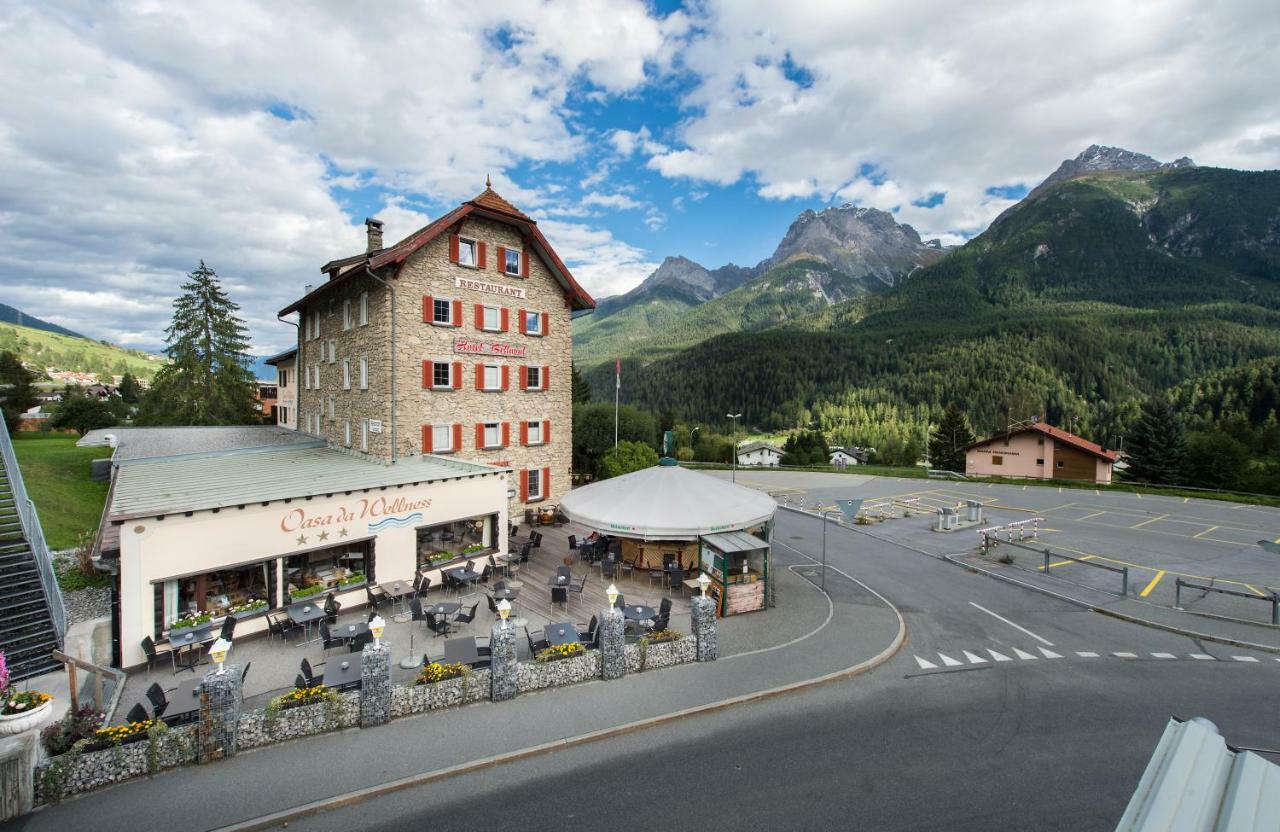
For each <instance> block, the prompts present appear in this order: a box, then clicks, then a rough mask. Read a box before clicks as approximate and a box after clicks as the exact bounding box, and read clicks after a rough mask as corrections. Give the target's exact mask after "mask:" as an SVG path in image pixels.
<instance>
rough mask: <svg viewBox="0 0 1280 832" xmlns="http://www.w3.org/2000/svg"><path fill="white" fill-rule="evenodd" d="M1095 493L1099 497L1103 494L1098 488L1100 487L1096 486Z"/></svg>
mask: <svg viewBox="0 0 1280 832" xmlns="http://www.w3.org/2000/svg"><path fill="white" fill-rule="evenodd" d="M1093 493H1094V494H1095V495H1096V496H1098V497H1101V496H1102V492H1101V491H1099V490H1098V489H1096V488H1095V489H1093Z"/></svg>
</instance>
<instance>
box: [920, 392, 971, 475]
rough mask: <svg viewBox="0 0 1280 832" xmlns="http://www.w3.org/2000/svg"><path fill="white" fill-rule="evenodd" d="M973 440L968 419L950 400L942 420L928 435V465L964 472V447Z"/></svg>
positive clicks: (943, 469) (942, 469)
mask: <svg viewBox="0 0 1280 832" xmlns="http://www.w3.org/2000/svg"><path fill="white" fill-rule="evenodd" d="M973 442H974V436H973V430H972V429H971V428H970V427H969V419H968V418H967V417H966V416H965V415H964V413H962V412H961V411H960V408H959V406H958V405H957V404H956V403H955V402H952V403H951V404H949V405H947V409H946V410H945V411H944V412H943V414H942V421H941V422H939V423H938V426H937V427H935V428H934V429H933V433H932V435H931V436H930V437H929V466H930V467H932V468H936V469H938V470H941V471H957V472H959V473H964V449H965V448H967V447H968V446H970V445H972V444H973Z"/></svg>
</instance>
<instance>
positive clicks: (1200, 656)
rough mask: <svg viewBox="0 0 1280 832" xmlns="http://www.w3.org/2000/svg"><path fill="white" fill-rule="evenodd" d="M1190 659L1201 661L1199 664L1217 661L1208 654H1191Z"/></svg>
mask: <svg viewBox="0 0 1280 832" xmlns="http://www.w3.org/2000/svg"><path fill="white" fill-rule="evenodd" d="M1191 658H1193V659H1195V660H1197V661H1201V662H1216V661H1217V659H1215V658H1214V657H1213V656H1210V655H1209V654H1208V653H1192V654H1191ZM1277 661H1280V659H1278V660H1277Z"/></svg>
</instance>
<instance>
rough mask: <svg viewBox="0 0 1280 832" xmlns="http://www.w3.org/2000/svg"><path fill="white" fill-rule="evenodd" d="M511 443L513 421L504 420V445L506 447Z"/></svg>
mask: <svg viewBox="0 0 1280 832" xmlns="http://www.w3.org/2000/svg"><path fill="white" fill-rule="evenodd" d="M510 444H511V423H510V422H503V423H502V447H504V448H505V447H507V446H508V445H510Z"/></svg>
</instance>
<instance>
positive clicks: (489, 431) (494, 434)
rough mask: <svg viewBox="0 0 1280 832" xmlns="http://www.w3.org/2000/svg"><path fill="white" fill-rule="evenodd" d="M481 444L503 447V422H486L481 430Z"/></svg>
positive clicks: (488, 446)
mask: <svg viewBox="0 0 1280 832" xmlns="http://www.w3.org/2000/svg"><path fill="white" fill-rule="evenodd" d="M480 435H481V440H482V442H481V444H482V446H483V447H485V448H501V447H502V423H501V422H485V423H484V427H483V428H482V430H481V434H480Z"/></svg>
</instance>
